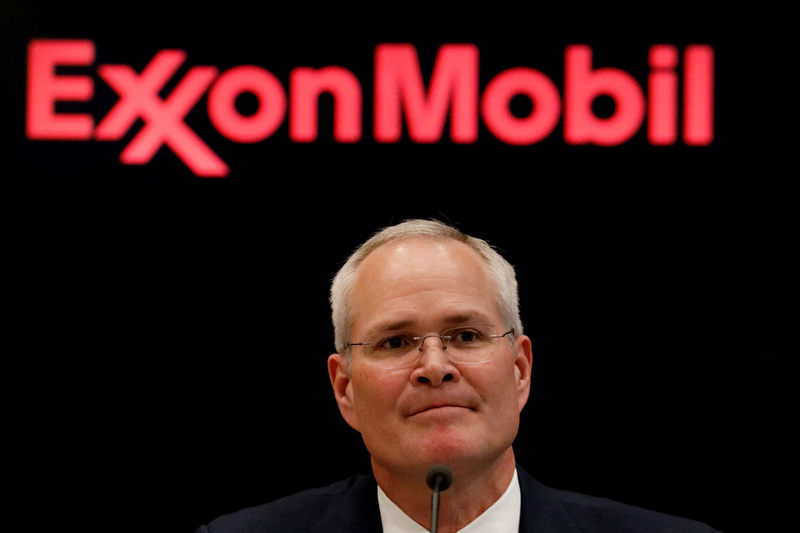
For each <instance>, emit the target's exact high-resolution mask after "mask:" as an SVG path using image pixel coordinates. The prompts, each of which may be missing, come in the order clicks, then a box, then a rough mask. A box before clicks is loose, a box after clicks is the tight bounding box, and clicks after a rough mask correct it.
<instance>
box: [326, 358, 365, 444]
mask: <svg viewBox="0 0 800 533" xmlns="http://www.w3.org/2000/svg"><path fill="white" fill-rule="evenodd" d="M348 366H349V365H348V364H347V358H346V357H345V356H343V355H339V354H338V353H335V354H333V355H331V356H330V357H328V376H329V377H330V379H331V387H333V395H334V397H335V398H336V403H337V404H338V405H339V412H340V413H342V417H343V418H344V420H345V422H347V423H348V424H349V425H350V427H352V428H353V429H355V430H356V431H360V430H359V429H358V416H357V415H356V408H355V402H353V384H352V382H351V381H350V369H349V368H348Z"/></svg>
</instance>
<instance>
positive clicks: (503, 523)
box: [378, 469, 522, 533]
mask: <svg viewBox="0 0 800 533" xmlns="http://www.w3.org/2000/svg"><path fill="white" fill-rule="evenodd" d="M378 506H379V507H380V510H381V523H382V524H383V533H426V532H427V531H428V530H427V529H425V528H424V527H422V526H421V525H419V524H417V523H416V522H415V521H414V520H412V519H411V517H410V516H408V515H407V514H406V513H404V512H403V510H402V509H400V508H399V507H398V506H397V505H395V503H394V502H393V501H392V500H390V499H389V497H388V496H386V494H385V493H384V492H383V491H382V490H381V488H380V486H378ZM521 506H522V497H521V494H520V490H519V480H518V479H517V471H516V469H515V470H514V477H512V478H511V483H509V485H508V488H507V489H506V491H505V492H504V493H503V495H502V496H500V498H499V499H498V500H497V501H496V502H494V503H493V504H492V506H491V507H489V508H488V509H486V510H485V511H484V512H483V513H481V515H480V516H478V517H477V518H476V519H475V520H473V521H472V522H470V523H469V524H467V525H466V526H465V527H464V528H462V529H459V530H458V533H518V531H519V515H520V509H521Z"/></svg>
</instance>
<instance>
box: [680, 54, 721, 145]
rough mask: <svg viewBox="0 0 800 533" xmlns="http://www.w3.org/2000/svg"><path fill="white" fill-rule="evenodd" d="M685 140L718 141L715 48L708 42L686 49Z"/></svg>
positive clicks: (707, 142) (684, 90)
mask: <svg viewBox="0 0 800 533" xmlns="http://www.w3.org/2000/svg"><path fill="white" fill-rule="evenodd" d="M683 140H684V142H685V143H686V144H689V145H694V146H705V145H708V144H711V141H712V140H714V50H713V49H712V48H711V47H710V46H708V45H702V44H693V45H690V46H687V47H686V50H685V51H684V56H683Z"/></svg>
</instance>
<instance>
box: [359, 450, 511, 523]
mask: <svg viewBox="0 0 800 533" xmlns="http://www.w3.org/2000/svg"><path fill="white" fill-rule="evenodd" d="M431 466H432V465H431ZM448 466H450V468H451V470H452V471H453V484H452V486H451V487H450V488H449V489H447V490H446V491H445V492H442V493H441V497H440V500H439V531H440V532H441V533H453V532H455V531H458V530H459V529H461V528H463V527H465V526H466V525H467V524H469V523H470V522H472V521H473V520H475V519H476V518H477V517H478V516H480V515H481V513H483V512H484V511H485V510H486V509H488V508H489V507H491V505H492V504H493V503H494V502H496V501H497V500H498V498H500V496H502V495H503V493H504V492H505V490H506V489H507V488H508V484H509V483H511V479H512V478H513V477H514V469H515V468H516V463H515V460H514V452H513V451H512V449H511V448H510V447H509V448H508V449H507V450H506V451H505V452H503V454H502V455H501V456H500V457H499V458H497V459H496V460H494V461H491V462H488V463H485V464H484V463H481V464H475V463H474V462H472V463H463V464H462V463H457V462H453V463H449V464H448ZM372 470H373V472H374V474H375V479H376V480H377V481H378V485H380V487H381V489H382V490H383V492H384V493H385V494H386V495H387V496H388V497H389V499H390V500H392V501H393V502H394V503H395V505H397V506H398V507H399V508H400V509H402V510H403V512H405V513H406V514H407V515H408V516H410V517H411V518H412V519H414V521H416V522H417V523H419V524H421V525H422V526H424V527H425V528H426V529H430V526H431V524H430V520H431V489H430V488H429V487H428V485H427V483H426V481H425V474H426V472H422V471H421V472H413V473H409V472H407V471H402V472H394V471H392V470H390V469H387V468H385V467H383V466H382V465H380V464H378V463H377V462H376V461H375V460H373V461H372Z"/></svg>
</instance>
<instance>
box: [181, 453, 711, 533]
mask: <svg viewBox="0 0 800 533" xmlns="http://www.w3.org/2000/svg"><path fill="white" fill-rule="evenodd" d="M517 473H518V477H519V484H520V490H521V492H522V513H521V515H520V524H519V530H520V532H521V533H711V532H713V531H714V530H713V529H711V528H710V527H708V526H707V525H705V524H702V523H700V522H695V521H693V520H687V519H685V518H678V517H674V516H669V515H665V514H661V513H657V512H654V511H647V510H645V509H640V508H638V507H632V506H630V505H626V504H623V503H617V502H613V501H611V500H606V499H604V498H595V497H592V496H584V495H582V494H576V493H572V492H566V491H562V490H556V489H551V488H549V487H546V486H544V485H542V484H541V483H539V482H538V481H536V480H535V479H534V478H533V477H531V476H530V475H529V474H527V473H526V472H525V471H524V470H522V468H519V467H517ZM284 531H286V532H293V531H308V532H319V533H330V532H340V531H341V532H351V533H359V532H363V533H367V532H370V533H372V532H379V531H381V515H380V510H379V508H378V496H377V485H376V483H375V479H374V478H373V477H372V476H355V477H351V478H349V479H346V480H344V481H340V482H338V483H334V484H333V485H331V486H329V487H325V488H319V489H312V490H307V491H304V492H301V493H299V494H295V495H293V496H288V497H286V498H282V499H280V500H276V501H274V502H272V503H267V504H265V505H261V506H259V507H252V508H249V509H243V510H241V511H239V512H236V513H233V514H229V515H224V516H221V517H219V518H217V519H216V520H214V521H213V522H211V523H210V524H208V525H207V526H201V527H200V528H198V530H197V532H196V533H271V532H284Z"/></svg>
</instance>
